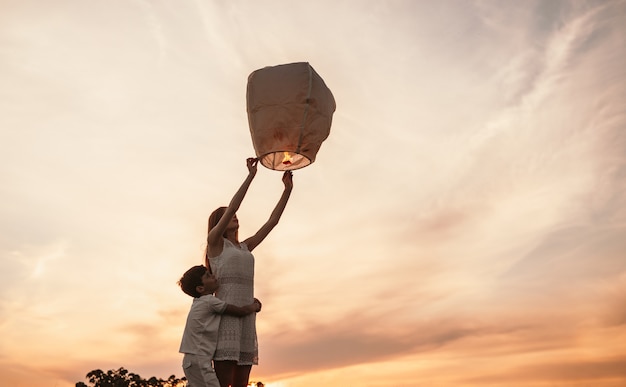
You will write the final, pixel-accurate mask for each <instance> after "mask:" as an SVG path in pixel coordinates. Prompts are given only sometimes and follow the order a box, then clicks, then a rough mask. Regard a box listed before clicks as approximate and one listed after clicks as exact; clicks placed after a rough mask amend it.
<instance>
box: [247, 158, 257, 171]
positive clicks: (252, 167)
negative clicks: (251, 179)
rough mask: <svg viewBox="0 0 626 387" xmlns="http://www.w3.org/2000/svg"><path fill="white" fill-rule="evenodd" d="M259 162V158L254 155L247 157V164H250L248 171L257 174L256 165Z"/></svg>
mask: <svg viewBox="0 0 626 387" xmlns="http://www.w3.org/2000/svg"><path fill="white" fill-rule="evenodd" d="M258 163H259V159H257V158H254V157H249V158H248V159H246V165H247V166H248V172H249V173H252V174H256V167H257V164H258Z"/></svg>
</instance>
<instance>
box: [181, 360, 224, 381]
mask: <svg viewBox="0 0 626 387" xmlns="http://www.w3.org/2000/svg"><path fill="white" fill-rule="evenodd" d="M183 372H184V373H185V377H186V378H187V387H220V383H219V381H218V380H217V376H215V370H214V369H213V364H212V363H211V357H210V356H202V355H191V354H188V353H186V354H185V356H184V357H183Z"/></svg>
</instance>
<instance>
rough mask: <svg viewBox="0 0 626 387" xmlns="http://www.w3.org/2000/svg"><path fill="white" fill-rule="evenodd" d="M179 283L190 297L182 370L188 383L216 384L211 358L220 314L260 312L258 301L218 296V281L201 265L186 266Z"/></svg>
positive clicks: (198, 386)
mask: <svg viewBox="0 0 626 387" xmlns="http://www.w3.org/2000/svg"><path fill="white" fill-rule="evenodd" d="M178 285H180V287H181V289H182V290H183V292H185V293H186V294H188V295H190V296H191V297H193V303H192V305H191V309H190V310H189V314H188V316H187V323H186V324H185V331H184V333H183V339H182V341H181V343H180V350H179V352H181V353H183V354H185V356H184V357H183V371H184V373H185V376H186V377H187V381H188V387H219V386H220V385H219V382H218V380H217V377H216V376H215V371H214V370H213V365H212V364H211V361H212V360H213V354H214V352H215V346H216V343H217V328H218V327H219V325H220V317H221V316H220V315H221V314H224V313H226V314H230V315H233V316H239V317H243V316H246V315H248V314H250V313H255V312H259V311H260V310H261V303H260V302H259V300H257V299H256V298H255V299H254V302H253V303H252V304H249V305H245V306H242V307H239V306H235V305H231V304H227V303H225V302H224V301H221V300H219V299H217V298H216V297H215V296H213V293H214V292H215V291H216V290H217V288H218V287H219V284H218V283H217V279H216V278H215V276H213V274H212V273H210V272H209V271H208V270H207V268H206V267H204V266H194V267H192V268H191V269H189V270H187V271H186V272H185V274H183V276H182V277H181V279H180V280H179V281H178Z"/></svg>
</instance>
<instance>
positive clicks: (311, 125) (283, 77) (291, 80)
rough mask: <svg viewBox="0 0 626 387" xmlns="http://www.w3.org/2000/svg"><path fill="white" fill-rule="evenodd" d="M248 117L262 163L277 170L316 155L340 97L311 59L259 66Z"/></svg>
mask: <svg viewBox="0 0 626 387" xmlns="http://www.w3.org/2000/svg"><path fill="white" fill-rule="evenodd" d="M246 102H247V111H248V123H249V125H250V134H251V135H252V143H253V145H254V150H255V152H256V155H257V157H258V158H259V161H260V162H261V164H263V165H264V166H265V167H267V168H269V169H273V170H278V171H286V170H293V169H299V168H303V167H306V166H307V165H309V164H311V163H313V162H314V161H315V155H316V154H317V152H318V151H319V149H320V147H321V145H322V142H323V141H324V140H326V138H327V137H328V135H329V133H330V125H331V123H332V117H333V113H334V111H335V99H334V97H333V94H332V93H331V91H330V89H329V88H328V87H327V86H326V84H325V83H324V80H323V79H322V78H321V77H320V76H319V75H318V74H317V73H316V72H315V70H314V69H313V67H311V65H310V64H308V63H306V62H299V63H290V64H284V65H278V66H273V67H265V68H262V69H259V70H256V71H254V72H252V73H251V74H250V76H249V77H248V89H247V93H246Z"/></svg>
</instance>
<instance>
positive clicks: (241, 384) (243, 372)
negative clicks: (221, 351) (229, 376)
mask: <svg viewBox="0 0 626 387" xmlns="http://www.w3.org/2000/svg"><path fill="white" fill-rule="evenodd" d="M251 369H252V366H251V365H238V366H236V369H235V380H234V381H233V387H247V386H248V379H250V370H251Z"/></svg>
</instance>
